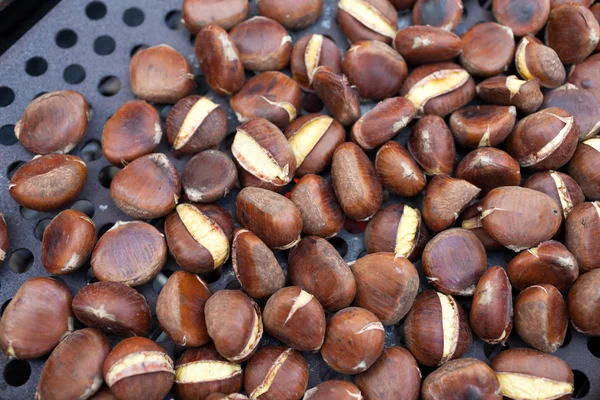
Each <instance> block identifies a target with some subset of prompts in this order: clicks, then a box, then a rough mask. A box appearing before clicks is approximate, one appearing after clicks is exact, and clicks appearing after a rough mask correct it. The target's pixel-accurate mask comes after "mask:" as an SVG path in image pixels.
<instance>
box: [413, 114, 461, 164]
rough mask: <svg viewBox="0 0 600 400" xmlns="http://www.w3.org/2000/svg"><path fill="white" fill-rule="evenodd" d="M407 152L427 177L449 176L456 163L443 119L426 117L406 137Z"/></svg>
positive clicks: (453, 148) (449, 136)
mask: <svg viewBox="0 0 600 400" xmlns="http://www.w3.org/2000/svg"><path fill="white" fill-rule="evenodd" d="M408 151H409V152H410V154H411V155H412V156H413V158H414V159H415V161H416V162H417V163H418V164H419V165H420V166H421V168H423V171H424V172H425V174H427V175H438V174H445V175H450V174H452V171H453V170H454V162H455V161H456V148H455V147H454V138H453V137H452V132H450V129H449V128H448V125H446V122H445V121H444V119H443V118H440V117H438V116H437V115H427V116H425V117H423V118H422V119H420V120H419V121H417V123H416V124H415V125H414V126H413V128H412V129H411V131H410V133H409V135H408Z"/></svg>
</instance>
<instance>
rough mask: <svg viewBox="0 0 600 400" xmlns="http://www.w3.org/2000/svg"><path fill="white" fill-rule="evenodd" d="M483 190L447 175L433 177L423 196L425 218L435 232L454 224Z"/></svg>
mask: <svg viewBox="0 0 600 400" xmlns="http://www.w3.org/2000/svg"><path fill="white" fill-rule="evenodd" d="M480 192H481V189H479V188H478V187H477V186H475V185H473V184H471V183H469V182H467V181H465V180H463V179H457V178H450V177H449V176H447V175H436V176H434V177H433V179H432V180H431V182H429V185H428V186H427V190H426V191H425V196H424V197H423V207H422V213H423V220H424V221H425V223H426V224H427V227H428V228H429V229H430V230H431V231H433V232H434V233H437V232H441V231H443V230H444V229H447V228H449V227H451V226H453V225H454V223H455V222H456V220H457V219H458V216H459V215H460V213H462V212H463V211H464V210H465V208H467V206H468V205H469V203H471V201H473V200H474V199H475V198H476V197H477V196H478V195H479V193H480Z"/></svg>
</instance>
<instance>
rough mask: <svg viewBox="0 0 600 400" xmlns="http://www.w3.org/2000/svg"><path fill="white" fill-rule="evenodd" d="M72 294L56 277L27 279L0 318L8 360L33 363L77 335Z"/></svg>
mask: <svg viewBox="0 0 600 400" xmlns="http://www.w3.org/2000/svg"><path fill="white" fill-rule="evenodd" d="M71 300H72V298H71V293H69V289H68V288H67V286H66V285H65V284H63V283H62V282H60V281H57V280H54V279H52V278H45V277H37V278H31V279H28V280H26V281H25V282H24V283H23V284H22V285H21V287H20V288H19V290H17V292H16V293H15V295H14V296H13V298H12V300H11V301H10V303H9V304H8V306H7V307H6V309H5V310H4V312H3V313H2V318H1V319H0V347H1V348H2V352H3V353H4V356H5V357H10V358H16V359H19V360H32V359H34V358H38V357H41V356H43V355H45V354H48V353H50V352H51V351H52V349H54V348H55V347H56V345H58V344H59V343H60V341H61V340H62V339H64V338H65V337H67V336H68V335H69V334H71V333H72V332H73V322H74V321H73V312H72V311H71Z"/></svg>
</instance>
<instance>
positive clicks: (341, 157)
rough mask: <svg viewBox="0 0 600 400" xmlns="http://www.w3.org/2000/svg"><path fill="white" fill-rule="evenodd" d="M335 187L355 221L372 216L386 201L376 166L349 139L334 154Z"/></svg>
mask: <svg viewBox="0 0 600 400" xmlns="http://www.w3.org/2000/svg"><path fill="white" fill-rule="evenodd" d="M331 178H332V181H333V189H334V190H335V194H336V196H337V198H338V200H339V202H340V205H341V206H342V210H344V214H346V215H347V216H348V217H349V218H352V219H354V220H356V221H366V220H368V219H370V218H371V217H372V216H373V215H375V213H376V212H377V210H379V207H380V206H381V203H382V201H383V189H382V188H381V184H380V183H379V181H378V180H377V176H376V175H375V168H373V164H372V163H371V161H370V160H369V158H368V157H367V155H366V154H365V153H364V152H363V151H362V150H361V149H360V147H358V146H357V145H356V144H354V143H351V142H346V143H344V144H342V145H341V146H339V147H338V148H337V149H336V150H335V153H333V161H332V162H331Z"/></svg>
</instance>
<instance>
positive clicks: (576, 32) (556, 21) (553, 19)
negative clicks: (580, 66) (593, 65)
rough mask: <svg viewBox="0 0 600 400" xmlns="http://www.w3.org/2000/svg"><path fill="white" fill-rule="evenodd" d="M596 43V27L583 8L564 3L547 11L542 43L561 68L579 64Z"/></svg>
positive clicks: (598, 28)
mask: <svg viewBox="0 0 600 400" xmlns="http://www.w3.org/2000/svg"><path fill="white" fill-rule="evenodd" d="M599 40H600V26H599V25H598V21H597V20H596V18H595V17H594V14H592V12H591V11H590V9H589V8H588V6H587V5H582V4H569V3H567V4H561V5H559V6H557V7H553V8H552V11H550V17H549V18H548V23H547V24H546V30H545V32H544V41H545V42H546V45H547V46H550V47H551V48H552V49H554V50H555V51H556V54H558V57H559V58H560V61H562V63H563V64H576V63H580V62H582V61H583V60H585V59H586V58H587V56H589V55H590V54H592V52H593V51H594V50H595V49H596V46H597V45H598V41H599Z"/></svg>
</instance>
